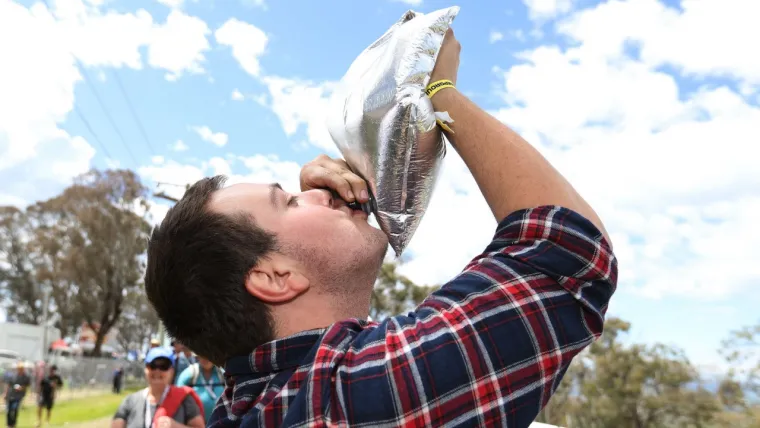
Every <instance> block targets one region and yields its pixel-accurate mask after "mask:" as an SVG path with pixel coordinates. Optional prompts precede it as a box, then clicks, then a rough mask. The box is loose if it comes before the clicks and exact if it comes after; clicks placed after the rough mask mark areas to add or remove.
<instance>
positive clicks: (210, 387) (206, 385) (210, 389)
mask: <svg viewBox="0 0 760 428" xmlns="http://www.w3.org/2000/svg"><path fill="white" fill-rule="evenodd" d="M198 370H200V371H201V372H200V374H199V375H198V377H199V378H201V382H202V383H201V385H203V387H204V388H206V392H208V394H209V395H210V396H211V398H213V399H214V401H216V399H217V398H218V397H219V396H218V395H216V393H215V392H214V382H213V380H214V372H215V371H216V370H214V369H212V370H211V376H209V378H208V380H206V377H205V376H204V375H203V369H202V368H201V367H200V366H198Z"/></svg>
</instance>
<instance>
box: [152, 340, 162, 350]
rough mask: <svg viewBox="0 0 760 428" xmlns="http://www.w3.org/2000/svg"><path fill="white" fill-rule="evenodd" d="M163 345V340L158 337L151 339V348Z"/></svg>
mask: <svg viewBox="0 0 760 428" xmlns="http://www.w3.org/2000/svg"><path fill="white" fill-rule="evenodd" d="M159 346H161V342H160V341H159V340H158V339H150V349H153V348H158V347H159Z"/></svg>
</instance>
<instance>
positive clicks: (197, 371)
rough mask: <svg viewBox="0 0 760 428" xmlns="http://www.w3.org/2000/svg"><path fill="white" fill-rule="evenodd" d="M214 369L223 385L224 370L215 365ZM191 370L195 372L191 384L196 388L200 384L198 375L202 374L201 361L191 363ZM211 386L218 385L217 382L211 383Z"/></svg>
mask: <svg viewBox="0 0 760 428" xmlns="http://www.w3.org/2000/svg"><path fill="white" fill-rule="evenodd" d="M214 370H215V371H216V376H217V378H218V379H219V380H220V381H222V383H221V386H225V385H224V370H222V369H221V368H219V367H217V366H214ZM190 371H191V373H192V374H193V376H192V377H191V379H190V386H191V387H193V388H195V387H196V386H199V385H198V376H200V375H201V365H200V364H199V363H195V364H191V365H190ZM210 386H211V387H214V386H218V385H217V384H211V385H210Z"/></svg>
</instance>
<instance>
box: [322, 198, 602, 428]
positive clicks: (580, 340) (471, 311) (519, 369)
mask: <svg viewBox="0 0 760 428" xmlns="http://www.w3.org/2000/svg"><path fill="white" fill-rule="evenodd" d="M616 283H617V262H616V260H615V257H614V255H613V253H612V249H611V247H610V245H609V243H608V242H607V241H606V239H605V238H604V237H603V235H602V233H601V232H600V231H599V230H598V229H597V228H596V227H595V226H594V225H593V224H592V223H591V222H589V221H588V220H586V219H585V218H583V217H582V216H580V215H579V214H577V213H575V212H573V211H570V210H568V209H565V208H560V207H554V206H545V207H538V208H533V209H527V210H521V211H518V212H515V213H512V214H511V215H509V216H508V217H507V218H505V219H504V220H502V221H501V222H500V223H499V225H498V227H497V230H496V234H495V236H494V238H493V240H492V242H491V243H490V244H489V245H488V247H487V248H486V250H485V251H484V252H483V253H482V254H481V255H480V256H478V257H476V258H475V259H473V260H472V261H471V262H470V263H469V264H468V265H467V267H466V268H465V269H464V271H463V272H462V273H461V274H460V275H458V276H457V277H456V278H454V279H453V280H452V281H450V282H448V283H447V284H445V285H443V286H442V287H441V289H439V290H438V291H436V292H435V293H433V294H431V295H430V296H429V297H428V298H427V299H426V300H425V301H424V302H423V303H422V304H421V305H420V306H419V307H418V308H417V309H416V310H415V311H414V312H412V313H409V314H408V315H404V316H396V317H392V318H390V319H388V320H386V321H384V322H383V323H381V324H379V325H378V326H377V327H376V328H374V329H372V328H370V329H368V330H366V331H365V332H363V333H362V334H360V335H359V336H358V337H357V338H356V340H354V342H353V343H352V346H351V348H350V350H349V352H347V354H346V355H345V356H344V366H343V367H341V370H340V371H341V373H339V376H338V378H337V379H336V382H337V383H338V385H337V386H336V387H337V388H338V390H340V391H344V397H343V399H344V400H345V403H344V404H343V411H344V412H346V413H348V414H347V415H346V417H347V418H348V419H349V420H354V421H355V422H360V421H367V420H373V418H374V420H393V421H394V422H395V423H398V424H400V425H406V424H411V425H419V426H442V425H443V424H446V423H450V422H452V421H459V422H461V423H464V424H465V425H473V426H474V425H479V426H483V425H488V426H528V425H529V424H530V423H531V422H532V421H533V420H534V419H535V417H536V416H537V415H538V413H539V411H540V410H541V408H542V407H543V406H544V405H545V404H546V403H547V402H548V400H549V398H550V397H551V395H552V393H553V392H554V391H555V390H556V388H557V386H558V384H559V382H560V380H561V379H562V376H563V375H564V373H565V371H566V370H567V367H568V365H569V364H570V362H571V360H572V358H573V357H574V356H575V355H577V354H578V353H579V352H580V351H581V350H582V349H583V348H584V347H586V346H588V345H589V344H590V343H591V342H592V341H593V340H594V339H595V338H597V337H598V336H599V335H601V333H602V328H603V323H604V314H605V312H606V309H607V304H608V301H609V299H610V297H611V296H612V294H613V292H614V290H615V287H616ZM372 379H382V381H374V382H373V381H372ZM370 383H371V385H370ZM381 396H384V397H386V399H384V400H380V399H379V397H381ZM386 401H387V402H386ZM368 402H369V403H375V404H374V405H373V406H367V405H366V403H368ZM362 403H364V404H362ZM391 415H395V416H394V417H395V419H389V418H390V417H391Z"/></svg>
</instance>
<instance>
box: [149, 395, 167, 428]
mask: <svg viewBox="0 0 760 428" xmlns="http://www.w3.org/2000/svg"><path fill="white" fill-rule="evenodd" d="M167 394H169V387H168V386H167V387H166V388H165V389H164V392H163V394H161V399H160V400H158V401H157V402H156V411H155V412H154V413H153V414H152V415H151V414H150V401H148V388H145V428H151V425H153V418H155V417H156V413H158V408H159V407H161V403H163V402H164V399H165V398H166V396H167Z"/></svg>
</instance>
